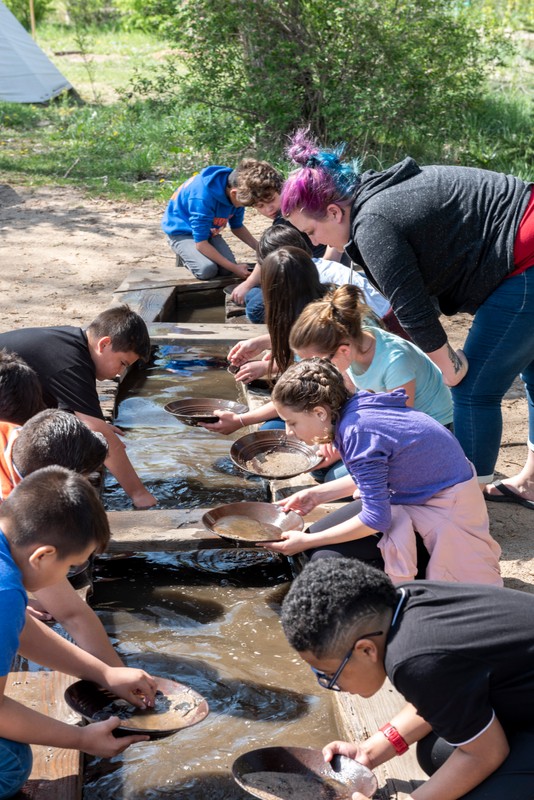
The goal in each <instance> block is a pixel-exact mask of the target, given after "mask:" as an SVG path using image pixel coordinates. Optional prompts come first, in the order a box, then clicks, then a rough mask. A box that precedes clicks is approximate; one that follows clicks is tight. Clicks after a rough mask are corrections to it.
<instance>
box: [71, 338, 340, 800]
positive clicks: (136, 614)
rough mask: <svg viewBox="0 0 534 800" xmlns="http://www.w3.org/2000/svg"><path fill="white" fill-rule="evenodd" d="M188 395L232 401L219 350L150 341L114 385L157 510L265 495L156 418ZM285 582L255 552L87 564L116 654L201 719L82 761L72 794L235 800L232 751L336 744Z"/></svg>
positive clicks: (195, 433)
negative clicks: (171, 683)
mask: <svg viewBox="0 0 534 800" xmlns="http://www.w3.org/2000/svg"><path fill="white" fill-rule="evenodd" d="M199 396H204V397H220V398H224V399H236V397H237V395H236V387H235V381H234V379H233V377H232V376H231V375H229V374H228V373H227V372H226V349H214V350H211V349H210V350H209V351H208V352H199V351H198V350H196V349H195V348H191V347H188V346H187V347H181V346H168V347H167V346H166V347H162V348H160V350H159V351H158V353H157V354H156V357H155V359H154V362H153V364H151V366H150V367H149V368H148V369H146V370H143V371H139V372H135V371H134V374H133V376H132V377H129V378H128V381H127V383H125V384H124V385H123V387H121V401H120V404H119V412H118V417H117V420H116V421H117V424H118V425H120V426H121V427H123V428H124V429H125V430H126V431H127V435H126V441H127V446H128V452H129V455H130V458H131V459H132V462H133V463H134V465H135V467H136V469H137V470H138V472H139V474H140V475H141V477H142V479H143V480H144V482H145V483H146V485H147V486H148V487H149V488H150V490H151V491H153V492H154V494H155V495H156V496H157V497H158V499H159V501H160V505H162V506H165V505H167V506H172V507H179V506H182V507H191V506H195V505H197V506H206V507H214V506H216V505H219V504H223V503H229V502H233V501H236V500H266V499H268V495H267V484H266V483H265V481H263V480H262V479H259V478H257V477H255V476H250V475H245V474H244V473H243V472H242V471H241V470H239V469H237V468H236V467H233V465H232V463H231V461H230V459H229V456H228V453H229V449H230V446H231V442H232V440H233V438H234V437H226V436H221V435H217V434H213V433H210V432H208V431H205V430H204V429H202V428H191V427H188V426H186V425H183V424H182V423H180V422H178V421H177V420H176V419H175V418H174V417H172V416H171V415H169V414H167V413H166V412H164V411H163V406H164V405H165V404H166V403H168V402H170V401H171V400H172V399H178V398H180V397H199ZM237 435H239V433H238V434H236V436H237ZM105 499H106V505H107V506H108V507H109V508H121V507H130V503H129V502H128V500H127V498H125V496H124V493H123V492H122V490H121V489H120V487H117V486H116V484H114V482H113V481H109V482H108V483H107V485H106V490H105ZM290 578H291V574H290V571H289V565H288V562H287V561H286V559H284V558H282V557H280V556H277V555H276V554H272V553H268V552H267V551H265V550H262V549H260V548H254V549H245V548H240V549H235V550H234V549H224V550H223V549H213V550H199V551H192V552H190V553H181V554H172V553H163V554H162V553H158V554H143V555H135V556H132V557H129V558H111V557H105V556H104V557H101V558H100V559H99V560H98V561H97V565H96V572H95V586H94V597H93V600H92V605H93V606H94V607H95V608H96V610H97V612H98V614H99V615H100V618H101V619H102V621H103V623H104V625H105V627H106V629H107V631H108V633H109V635H110V637H111V639H112V641H113V642H114V644H115V645H116V647H117V648H118V651H119V653H120V654H121V656H122V657H123V658H124V659H125V661H126V662H127V663H128V664H130V665H136V666H142V667H144V668H146V669H147V670H149V671H150V672H152V673H153V674H155V675H161V676H163V677H167V678H171V679H173V680H177V681H180V682H181V683H184V684H186V685H188V686H190V687H191V688H192V689H194V690H195V691H196V692H199V693H200V694H202V695H203V696H204V697H205V698H206V699H207V701H208V703H209V706H210V714H209V715H208V717H207V718H206V719H205V720H204V721H203V722H201V723H199V724H198V725H196V726H194V727H192V728H189V729H187V730H185V731H182V732H179V733H177V734H175V735H173V736H171V737H169V738H167V739H162V740H159V741H155V742H143V743H142V744H138V745H134V746H133V747H131V748H129V749H128V750H127V751H125V753H123V754H122V755H121V756H120V757H118V758H116V759H113V760H111V761H105V760H101V759H91V760H89V762H88V764H87V769H86V775H85V788H84V800H108V798H111V797H113V798H125V799H126V800H141V798H143V799H145V798H154V799H156V798H168V800H178V798H179V799H180V800H186V798H187V800H245V798H250V795H249V794H248V793H246V792H245V791H244V790H243V789H241V788H240V787H239V786H238V785H237V784H236V783H235V782H234V780H233V778H232V775H231V766H232V763H233V761H234V760H235V758H237V756H239V755H241V754H242V753H244V752H246V751H248V750H251V749H255V748H258V747H266V746H271V745H281V746H287V745H294V746H310V747H322V746H323V745H324V744H325V743H326V742H328V741H330V740H332V739H335V738H338V733H337V730H336V727H335V721H334V717H333V710H332V705H331V702H330V699H329V698H328V696H327V693H326V692H324V690H321V688H320V687H319V686H318V684H317V682H316V680H315V678H314V676H313V674H312V672H311V671H310V670H309V669H308V668H307V667H306V666H305V665H304V663H303V662H302V661H301V660H300V659H299V658H298V657H297V655H296V654H295V653H294V652H293V651H292V650H291V649H290V648H289V646H288V644H287V642H286V640H285V637H284V635H283V632H282V629H281V626H280V622H279V610H280V604H281V601H282V599H283V596H284V594H285V591H286V590H287V587H288V586H289V580H290Z"/></svg>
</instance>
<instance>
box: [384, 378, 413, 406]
mask: <svg viewBox="0 0 534 800" xmlns="http://www.w3.org/2000/svg"><path fill="white" fill-rule="evenodd" d="M397 389H404V391H405V392H406V394H407V395H408V399H407V400H406V405H407V406H410V408H413V404H414V400H415V378H414V380H413V381H408V383H404V384H403V385H402V386H396V387H395V388H394V389H389V390H388V391H390V392H395V391H396V390H397Z"/></svg>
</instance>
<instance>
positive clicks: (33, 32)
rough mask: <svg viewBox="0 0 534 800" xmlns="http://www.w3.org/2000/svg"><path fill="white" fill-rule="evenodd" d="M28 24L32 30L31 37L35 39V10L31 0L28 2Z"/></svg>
mask: <svg viewBox="0 0 534 800" xmlns="http://www.w3.org/2000/svg"><path fill="white" fill-rule="evenodd" d="M30 24H31V28H32V36H33V38H34V39H35V8H34V5H33V0H30Z"/></svg>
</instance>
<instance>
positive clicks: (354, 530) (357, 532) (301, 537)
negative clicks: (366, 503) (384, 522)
mask: <svg viewBox="0 0 534 800" xmlns="http://www.w3.org/2000/svg"><path fill="white" fill-rule="evenodd" d="M349 477H350V476H349ZM339 480H343V478H339ZM373 533H377V531H376V529H374V528H370V527H369V526H368V525H364V523H363V522H361V521H360V520H359V519H358V516H357V515H355V516H354V517H353V518H352V519H348V520H346V521H345V522H340V523H339V525H333V526H332V527H331V528H327V529H326V530H324V531H317V532H316V533H305V532H304V531H286V532H285V533H282V540H283V541H279V542H266V543H265V545H264V547H266V548H267V549H268V550H273V551H274V552H276V553H282V554H283V555H285V556H294V555H295V554H296V553H302V552H303V551H304V550H309V549H310V548H312V547H325V546H328V545H332V544H340V543H341V542H352V541H354V540H355V539H363V538H365V537H366V536H371V535H372V534H373Z"/></svg>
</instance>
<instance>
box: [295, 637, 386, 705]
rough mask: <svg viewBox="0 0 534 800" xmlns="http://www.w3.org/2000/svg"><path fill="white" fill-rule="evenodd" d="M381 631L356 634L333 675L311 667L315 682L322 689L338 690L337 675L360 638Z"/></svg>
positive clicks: (348, 659) (349, 657)
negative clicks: (354, 639)
mask: <svg viewBox="0 0 534 800" xmlns="http://www.w3.org/2000/svg"><path fill="white" fill-rule="evenodd" d="M383 633H384V631H372V632H371V633H364V634H362V635H361V636H358V638H357V639H356V641H355V642H354V644H353V645H352V647H351V648H350V650H349V651H348V653H347V655H346V656H345V658H344V659H343V661H342V662H341V664H340V665H339V667H338V668H337V669H336V671H335V672H334V674H333V675H327V673H326V672H321V670H319V669H315V667H312V668H311V669H312V671H313V672H314V673H315V677H316V678H317V683H318V684H319V686H322V687H323V689H331V690H332V691H333V692H340V691H341V688H340V687H339V686H338V685H337V682H338V680H339V676H340V675H341V673H342V672H343V670H344V669H345V667H346V666H347V664H348V663H349V661H350V659H351V658H352V654H353V652H354V648H355V647H356V645H357V644H358V642H359V641H361V640H362V639H369V637H370V636H381V635H382V634H383Z"/></svg>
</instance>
